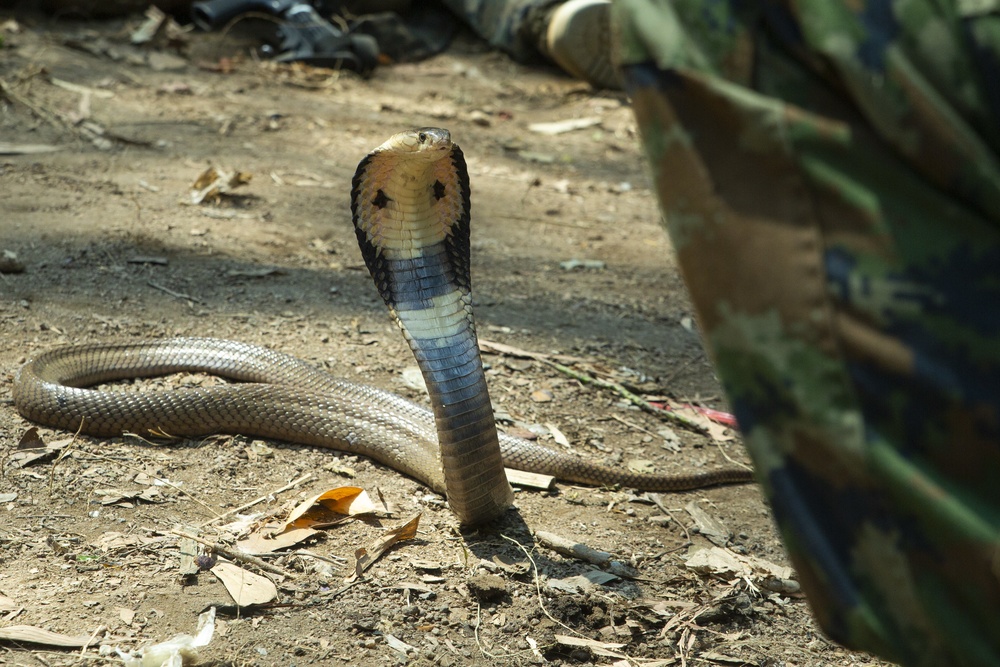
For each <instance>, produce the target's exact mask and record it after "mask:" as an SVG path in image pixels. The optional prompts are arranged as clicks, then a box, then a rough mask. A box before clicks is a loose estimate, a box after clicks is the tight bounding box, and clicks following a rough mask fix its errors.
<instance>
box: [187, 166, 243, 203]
mask: <svg viewBox="0 0 1000 667" xmlns="http://www.w3.org/2000/svg"><path fill="white" fill-rule="evenodd" d="M251 178H253V174H250V173H249V172H246V171H238V170H233V171H227V170H225V169H222V168H221V167H220V168H219V169H216V168H215V167H209V168H208V169H206V170H205V171H203V172H202V173H201V174H199V176H198V178H197V179H195V182H194V183H192V184H191V203H192V204H200V203H202V202H203V201H205V200H206V199H221V197H222V195H228V194H231V193H232V191H233V190H234V189H236V188H238V187H240V186H241V185H246V184H247V183H249V182H250V179H251Z"/></svg>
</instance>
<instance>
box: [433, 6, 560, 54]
mask: <svg viewBox="0 0 1000 667" xmlns="http://www.w3.org/2000/svg"><path fill="white" fill-rule="evenodd" d="M564 1H565V0H442V3H443V4H444V5H445V6H446V7H447V8H448V9H450V10H451V11H452V13H454V14H455V15H457V16H458V17H459V18H461V19H462V20H463V21H464V22H465V23H466V24H467V25H468V26H469V27H470V28H472V29H473V30H474V31H475V32H476V34H477V35H479V36H480V37H482V38H483V39H485V40H486V41H487V42H489V44H490V46H492V47H494V48H497V49H500V50H501V51H503V52H504V53H506V54H507V55H509V56H510V57H511V58H513V59H514V60H516V61H517V62H519V63H535V62H540V61H542V60H543V59H544V57H543V55H542V53H541V46H542V45H541V44H539V37H540V34H541V31H542V29H543V28H544V27H545V25H544V21H545V18H546V17H547V15H548V13H549V12H550V11H551V9H552V7H554V6H555V5H558V4H559V3H561V2H564Z"/></svg>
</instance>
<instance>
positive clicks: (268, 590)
mask: <svg viewBox="0 0 1000 667" xmlns="http://www.w3.org/2000/svg"><path fill="white" fill-rule="evenodd" d="M212 574H214V575H215V576H217V577H218V578H219V581H221V582H222V585H223V586H225V587H226V590H227V591H229V595H230V596H232V598H233V601H234V602H235V603H236V604H237V605H239V606H240V607H249V606H251V605H255V604H266V603H268V602H270V601H271V600H274V599H275V598H276V597H278V588H277V586H275V585H274V582H273V581H271V580H270V579H268V578H267V577H262V576H260V575H259V574H254V573H253V572H250V571H249V570H244V569H243V568H241V567H239V566H238V565H234V564H233V563H230V562H229V561H219V562H218V563H216V564H215V567H213V568H212Z"/></svg>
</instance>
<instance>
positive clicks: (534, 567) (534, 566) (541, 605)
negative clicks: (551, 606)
mask: <svg viewBox="0 0 1000 667" xmlns="http://www.w3.org/2000/svg"><path fill="white" fill-rule="evenodd" d="M500 537H502V538H503V539H505V540H507V541H508V542H513V543H514V544H516V545H517V547H518V548H519V549H520V550H521V551H523V552H524V555H525V557H526V558H527V559H528V562H530V563H531V570H532V574H531V576H532V579H534V581H535V592H536V593H537V594H538V608H539V609H541V610H542V613H543V614H545V615H546V616H547V617H548V618H549V620H550V621H552V622H553V623H555V624H556V625H561V626H562V627H564V628H566V629H567V630H569V631H570V632H572V633H573V634H575V635H579V636H580V637H583V635H582V634H580V633H579V632H577V631H576V630H574V629H573V628H571V627H569V626H568V625H566V624H565V623H563V622H562V621H560V620H559V619H558V618H556V617H555V616H553V615H552V614H550V613H549V610H548V609H546V608H545V603H544V602H543V601H542V600H543V597H542V582H541V580H540V579H539V578H538V564H537V563H535V559H534V558H532V557H531V554H530V553H528V550H527V549H525V548H524V545H523V544H521V543H520V542H518V541H517V540H515V539H514V538H513V537H507V536H506V535H504V534H502V533H501V535H500Z"/></svg>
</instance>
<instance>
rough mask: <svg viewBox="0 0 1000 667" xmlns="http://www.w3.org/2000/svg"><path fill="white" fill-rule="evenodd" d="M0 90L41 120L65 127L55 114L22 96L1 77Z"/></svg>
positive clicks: (54, 125)
mask: <svg viewBox="0 0 1000 667" xmlns="http://www.w3.org/2000/svg"><path fill="white" fill-rule="evenodd" d="M0 92H2V93H3V94H4V95H6V96H7V97H8V99H10V100H11V101H12V102H17V103H18V104H21V105H24V106H26V107H28V109H29V110H30V111H31V112H32V113H33V114H35V115H36V116H38V117H39V118H41V119H42V120H44V121H45V122H46V123H48V124H49V125H52V126H53V127H58V128H64V127H65V125H64V124H63V123H61V122H59V119H58V117H57V116H55V115H54V114H52V113H49V112H48V111H47V110H45V109H43V108H42V107H40V106H38V105H36V104H35V103H34V102H32V101H31V100H29V99H28V98H27V97H24V96H23V95H21V94H20V93H17V92H15V91H14V88H13V87H12V86H11V85H10V84H9V83H7V82H6V81H4V80H3V79H0Z"/></svg>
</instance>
